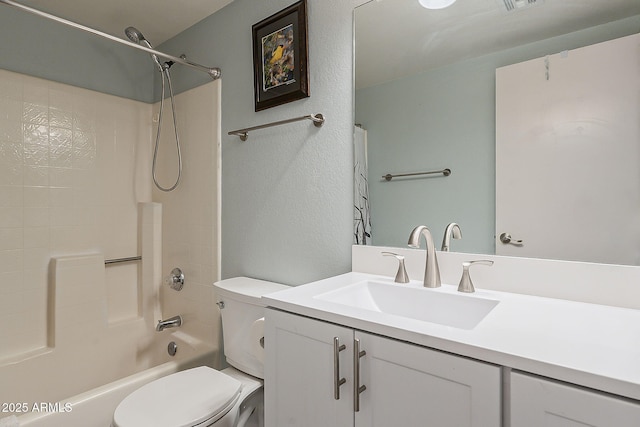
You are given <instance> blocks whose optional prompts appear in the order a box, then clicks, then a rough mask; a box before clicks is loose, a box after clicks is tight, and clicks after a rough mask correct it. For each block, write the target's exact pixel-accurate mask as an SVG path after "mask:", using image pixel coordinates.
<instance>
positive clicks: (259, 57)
mask: <svg viewBox="0 0 640 427" xmlns="http://www.w3.org/2000/svg"><path fill="white" fill-rule="evenodd" d="M252 31H253V69H254V76H255V77H254V88H255V90H254V92H255V107H256V111H260V110H264V109H266V108H271V107H275V106H276V105H281V104H285V103H287V102H291V101H295V100H297V99H302V98H306V97H308V96H309V68H308V63H307V1H306V0H301V1H299V2H297V3H294V4H292V5H291V6H289V7H287V8H286V9H283V10H281V11H280V12H278V13H276V14H275V15H272V16H270V17H268V18H266V19H264V20H262V21H260V22H258V23H257V24H254V25H253V27H252Z"/></svg>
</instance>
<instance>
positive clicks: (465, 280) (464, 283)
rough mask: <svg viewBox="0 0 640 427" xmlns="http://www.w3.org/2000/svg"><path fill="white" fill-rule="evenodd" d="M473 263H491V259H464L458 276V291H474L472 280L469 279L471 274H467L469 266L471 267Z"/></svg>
mask: <svg viewBox="0 0 640 427" xmlns="http://www.w3.org/2000/svg"><path fill="white" fill-rule="evenodd" d="M474 264H481V265H489V266H491V265H493V261H491V260H488V259H481V260H477V261H466V262H463V263H462V277H461V278H460V283H459V284H458V292H466V293H473V292H475V291H476V290H475V288H474V287H473V282H472V281H471V276H470V275H469V268H471V266H472V265H474Z"/></svg>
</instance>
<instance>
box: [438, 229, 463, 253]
mask: <svg viewBox="0 0 640 427" xmlns="http://www.w3.org/2000/svg"><path fill="white" fill-rule="evenodd" d="M452 237H453V238H454V239H456V240H459V239H462V230H461V229H460V226H459V225H458V224H456V223H455V222H452V223H451V224H449V225H447V228H446V229H445V230H444V238H443V239H442V249H441V250H442V252H449V245H450V244H451V238H452Z"/></svg>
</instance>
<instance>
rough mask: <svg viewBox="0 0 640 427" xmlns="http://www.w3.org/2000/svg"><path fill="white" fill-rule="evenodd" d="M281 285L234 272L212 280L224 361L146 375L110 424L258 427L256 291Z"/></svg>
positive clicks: (259, 310) (260, 362) (260, 307)
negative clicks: (222, 364) (154, 376)
mask: <svg viewBox="0 0 640 427" xmlns="http://www.w3.org/2000/svg"><path fill="white" fill-rule="evenodd" d="M286 288H287V286H285V285H281V284H278V283H272V282H266V281H263V280H256V279H250V278H247V277H236V278H233V279H226V280H222V281H220V282H216V283H215V284H214V289H215V293H216V304H217V305H218V307H219V309H220V313H221V315H222V330H223V332H222V334H223V340H224V347H225V358H226V361H227V363H228V364H229V365H231V366H230V367H228V368H226V369H223V370H222V371H217V370H215V369H212V368H210V367H208V366H200V367H197V368H192V369H188V370H185V371H180V372H176V373H174V374H171V375H168V376H166V377H163V378H160V379H157V380H155V381H152V382H150V383H148V384H146V385H144V386H142V387H141V388H139V389H138V390H136V391H134V392H133V393H131V394H130V395H129V396H127V397H126V398H125V399H124V400H123V401H122V402H120V404H119V405H118V407H117V408H116V410H115V412H114V414H113V421H112V424H111V425H112V427H196V426H197V427H209V426H214V427H262V426H263V414H264V407H263V403H264V398H263V390H262V378H263V377H264V359H263V357H264V354H263V340H264V334H263V333H262V325H263V321H264V317H263V316H264V304H263V303H262V302H261V297H262V295H265V294H268V293H272V292H276V291H279V290H282V289H286Z"/></svg>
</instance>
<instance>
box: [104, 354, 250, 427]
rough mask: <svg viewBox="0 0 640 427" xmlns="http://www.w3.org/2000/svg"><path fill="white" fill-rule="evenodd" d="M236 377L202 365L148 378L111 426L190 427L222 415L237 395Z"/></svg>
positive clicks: (124, 403) (117, 411)
mask: <svg viewBox="0 0 640 427" xmlns="http://www.w3.org/2000/svg"><path fill="white" fill-rule="evenodd" d="M241 388H242V384H241V383H240V381H238V380H236V379H234V378H231V377H230V376H228V375H226V374H223V373H222V372H220V371H216V370H215V369H211V368H209V367H206V366H201V367H198V368H193V369H189V370H186V371H181V372H176V373H175V374H171V375H168V376H166V377H163V378H160V379H158V380H155V381H152V382H150V383H148V384H146V385H144V386H142V387H140V388H139V389H138V390H136V391H134V392H133V393H131V394H130V395H129V396H127V397H126V398H125V399H124V400H123V401H122V402H120V404H119V405H118V407H117V408H116V411H115V413H114V414H113V426H114V427H193V426H198V425H200V424H202V423H204V422H205V421H215V420H217V419H218V418H222V417H223V416H224V415H225V414H226V413H227V412H229V410H230V409H231V408H232V407H233V405H234V404H235V403H236V401H237V400H238V398H239V397H240V391H241Z"/></svg>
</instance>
